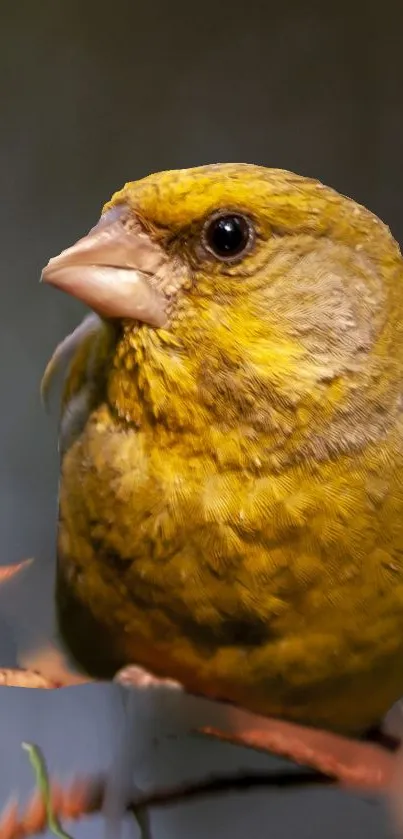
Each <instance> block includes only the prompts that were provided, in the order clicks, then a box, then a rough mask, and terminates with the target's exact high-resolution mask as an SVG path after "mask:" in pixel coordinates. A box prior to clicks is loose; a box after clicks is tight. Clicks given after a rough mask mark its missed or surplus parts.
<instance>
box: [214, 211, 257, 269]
mask: <svg viewBox="0 0 403 839" xmlns="http://www.w3.org/2000/svg"><path fill="white" fill-rule="evenodd" d="M203 239H204V244H205V247H206V248H207V250H208V251H210V253H212V254H213V256H215V257H216V258H217V259H224V260H225V259H228V260H231V259H234V258H235V257H240V256H242V255H243V254H244V253H245V252H246V251H247V250H249V248H250V246H251V244H252V241H253V228H252V225H251V222H250V221H249V219H247V218H245V216H241V215H238V214H237V213H220V215H216V216H214V217H213V218H210V219H209V220H208V221H207V223H206V225H205V227H204V231H203Z"/></svg>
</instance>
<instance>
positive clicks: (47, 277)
mask: <svg viewBox="0 0 403 839" xmlns="http://www.w3.org/2000/svg"><path fill="white" fill-rule="evenodd" d="M166 263H167V255H166V253H165V252H164V250H163V249H162V247H160V246H159V245H158V244H157V243H156V242H153V241H152V239H151V238H150V237H149V235H148V234H147V233H146V231H145V230H144V229H143V228H142V226H141V225H140V223H139V222H138V221H137V220H136V219H135V218H133V217H132V216H129V214H128V210H127V207H125V206H124V205H120V206H119V207H114V208H112V209H111V210H109V211H107V212H106V213H105V214H104V215H103V216H101V219H100V221H99V222H98V224H97V225H96V227H93V228H92V230H90V232H89V233H88V235H87V236H84V238H83V239H79V240H78V242H76V244H75V245H72V246H71V247H70V248H67V249H66V250H64V251H62V252H61V254H59V256H55V257H53V259H50V260H49V262H48V264H47V265H46V267H45V268H44V269H43V271H42V276H41V281H43V282H45V283H50V284H51V285H53V286H55V287H56V288H58V289H60V290H61V291H65V292H67V293H68V294H71V295H73V296H74V297H76V298H77V299H78V300H81V302H82V303H85V304H86V305H87V306H89V307H90V308H91V309H93V310H94V311H95V312H96V313H97V314H98V315H101V316H102V317H110V318H133V319H134V320H139V321H142V322H143V323H146V324H149V325H150V326H154V327H161V326H163V325H164V324H165V322H166V320H167V316H166V313H165V307H166V303H167V300H166V297H165V295H164V294H163V292H162V290H161V289H158V275H159V274H161V272H162V273H164V271H163V269H164V266H165V268H166Z"/></svg>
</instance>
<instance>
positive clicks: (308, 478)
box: [57, 164, 403, 732]
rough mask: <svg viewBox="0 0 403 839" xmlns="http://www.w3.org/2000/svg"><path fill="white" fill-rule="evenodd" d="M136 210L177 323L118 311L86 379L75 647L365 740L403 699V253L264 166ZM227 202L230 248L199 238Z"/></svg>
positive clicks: (317, 193)
mask: <svg viewBox="0 0 403 839" xmlns="http://www.w3.org/2000/svg"><path fill="white" fill-rule="evenodd" d="M119 205H125V206H126V208H127V212H128V214H129V217H130V216H132V217H133V219H135V220H136V223H140V224H141V226H142V229H143V231H146V233H147V235H148V236H149V237H150V240H152V241H153V242H154V243H158V246H159V247H160V248H161V249H162V251H164V254H165V255H166V264H167V266H168V268H167V273H166V274H165V276H164V280H162V279H161V277H159V276H158V275H156V276H155V277H151V279H150V282H152V283H154V284H155V286H156V287H158V286H159V285H160V286H161V288H163V291H164V294H165V295H166V298H167V300H168V311H169V320H168V322H167V324H166V325H165V326H164V327H162V328H154V327H151V326H147V325H145V324H140V323H139V322H137V321H136V322H135V321H130V320H123V321H122V322H119V321H118V322H115V321H114V322H108V321H107V320H105V321H100V324H99V329H97V330H95V331H94V332H93V333H91V334H90V335H89V336H87V337H86V338H85V339H84V340H83V342H82V345H81V346H80V347H79V348H78V349H77V352H76V355H75V357H74V359H73V362H72V365H71V368H70V371H69V374H68V377H67V382H66V391H65V396H64V416H66V415H68V416H70V415H72V414H74V411H75V408H76V406H77V403H78V402H80V400H81V403H82V404H85V410H84V411H83V412H82V415H81V421H80V423H79V424H78V426H77V427H74V426H73V433H72V434H69V435H68V436H67V444H65V445H64V446H63V458H62V466H61V484H60V523H59V538H58V554H59V570H58V588H57V600H58V609H59V618H60V626H61V630H62V633H63V635H64V637H65V639H66V641H67V644H68V645H69V646H70V648H71V649H72V651H73V653H74V655H75V656H76V657H77V659H78V661H79V662H80V663H81V664H82V666H83V667H84V668H85V669H87V670H88V671H89V672H90V673H93V674H94V675H100V676H111V675H112V674H113V673H114V671H115V670H116V669H117V668H118V667H120V666H122V665H124V664H127V663H138V664H141V665H143V666H145V667H148V668H150V669H153V670H154V671H155V672H156V673H158V674H160V675H167V676H170V677H173V678H178V679H180V680H182V681H183V682H184V684H185V685H186V686H187V687H188V688H189V689H191V690H194V691H196V692H200V693H204V694H207V695H211V696H216V697H220V698H226V699H229V700H232V701H234V702H237V703H239V704H242V705H244V706H246V707H248V708H250V709H252V710H255V711H258V712H262V713H264V714H270V715H280V716H283V717H286V718H290V719H294V720H298V721H300V722H303V723H307V724H312V725H322V726H327V727H330V728H333V729H336V730H341V731H345V732H359V731H363V730H364V729H366V728H368V727H369V726H371V725H372V724H374V723H376V722H377V721H378V720H379V719H380V717H381V716H382V715H383V714H384V712H385V711H386V710H387V709H388V707H389V706H390V705H391V704H392V702H393V701H394V700H395V699H397V697H398V696H399V695H401V694H402V693H403V485H402V480H401V475H402V469H403V446H402V441H403V417H402V409H403V401H402V387H403V262H402V258H401V255H400V252H399V249H398V246H397V245H396V243H395V242H394V240H393V239H392V237H391V235H390V233H389V230H388V228H387V227H386V226H385V225H383V224H382V223H381V222H380V221H379V220H378V219H377V218H375V216H373V215H372V214H371V213H370V212H369V211H367V210H366V209H364V208H363V207H360V206H358V205H357V204H355V203H354V202H353V201H351V200H349V199H347V198H345V197H343V196H340V195H338V194H337V193H336V192H334V191H333V190H331V189H328V188H326V187H324V186H323V185H322V184H320V183H318V182H316V181H314V180H310V179H306V178H302V177H298V176H296V175H293V174H291V173H288V172H285V171H279V170H272V169H264V168H261V167H256V166H249V165H236V164H228V165H217V166H207V167H202V168H200V169H188V170H183V171H179V172H165V173H161V174H157V175H152V176H150V177H149V178H146V179H144V180H143V181H139V182H137V183H129V184H127V185H126V186H125V187H124V188H123V190H121V191H120V192H118V193H116V195H115V196H114V197H113V198H112V201H111V202H110V203H109V204H108V205H106V209H110V208H111V207H118V206H119ZM221 211H228V212H233V213H239V214H241V215H242V216H243V217H245V218H246V219H247V220H248V223H249V224H250V226H251V229H253V231H254V236H253V241H252V243H251V244H250V246H249V247H248V248H247V249H246V251H245V253H244V254H243V255H240V256H239V257H238V258H236V259H233V260H229V261H228V260H227V261H225V260H222V259H219V258H216V257H215V256H214V255H213V254H212V253H211V251H209V250H208V248H206V243H205V240H204V239H203V230H205V226H206V223H207V221H206V220H208V219H209V218H210V217H213V216H214V214H215V213H217V212H221ZM164 283H165V285H164ZM83 400H84V401H83ZM85 400H86V401H85Z"/></svg>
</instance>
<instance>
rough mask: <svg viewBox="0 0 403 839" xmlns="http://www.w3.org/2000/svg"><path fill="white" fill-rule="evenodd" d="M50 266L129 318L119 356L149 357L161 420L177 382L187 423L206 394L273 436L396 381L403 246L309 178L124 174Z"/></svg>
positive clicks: (58, 282) (255, 172) (220, 411)
mask: <svg viewBox="0 0 403 839" xmlns="http://www.w3.org/2000/svg"><path fill="white" fill-rule="evenodd" d="M42 276H43V280H44V281H46V282H49V283H51V284H53V285H54V286H56V287H57V288H59V289H62V290H64V291H66V292H68V293H70V294H73V295H74V296H76V297H77V298H79V299H80V300H81V301H83V302H84V303H86V304H87V305H89V306H90V307H91V308H92V309H94V310H95V311H96V312H97V313H98V314H100V315H101V317H103V318H107V319H109V318H112V319H119V320H120V321H121V323H122V333H123V334H124V336H125V341H124V342H123V345H124V349H123V350H122V356H123V355H125V357H126V356H127V352H128V351H129V348H130V347H131V348H132V349H133V352H134V353H135V361H134V365H135V366H136V365H137V364H138V366H139V367H141V365H142V363H144V364H145V365H146V364H147V363H148V362H149V361H150V360H151V361H152V370H153V376H154V379H153V382H154V384H153V386H152V387H151V388H150V382H149V381H148V384H147V387H145V388H144V392H147V393H146V396H147V398H148V399H149V400H150V403H152V406H151V407H152V410H153V413H154V415H155V416H157V417H158V416H161V415H162V414H163V412H164V410H168V401H167V400H169V398H170V397H169V395H168V394H169V393H173V394H175V393H177V394H178V396H179V395H180V394H182V397H183V395H184V394H186V395H187V397H186V398H187V405H186V406H182V409H181V412H182V413H181V415H182V419H183V422H184V423H185V424H186V422H187V421H188V420H189V417H190V415H191V414H192V410H193V407H192V406H195V405H196V404H197V405H198V406H199V407H200V406H201V405H202V406H203V422H206V421H207V422H208V421H209V418H211V416H218V415H219V416H220V418H221V419H222V420H223V421H224V422H225V421H227V422H228V423H230V422H231V420H234V421H236V422H239V420H240V419H241V420H242V422H244V423H246V425H248V424H249V425H251V426H253V428H255V429H257V428H260V427H261V428H263V429H266V430H267V429H269V428H270V429H272V431H273V434H274V436H276V434H275V429H276V428H277V427H279V426H281V428H282V435H283V434H284V433H287V434H290V433H291V431H292V429H295V427H296V425H298V427H299V428H300V429H301V430H302V429H303V428H308V427H309V426H310V427H312V418H313V417H314V418H320V417H321V418H322V420H323V421H324V422H325V421H327V420H328V419H329V417H330V415H333V414H334V412H335V411H339V409H343V410H345V411H347V413H348V407H349V405H350V403H351V401H352V400H353V401H354V403H355V404H356V405H359V409H360V410H363V404H364V402H365V401H366V400H367V395H368V394H369V393H370V391H371V388H372V391H371V394H370V396H368V399H369V400H370V401H372V402H373V401H374V399H375V401H376V403H377V404H379V405H381V403H382V401H383V403H384V404H385V402H384V400H386V401H389V400H390V399H391V398H392V399H396V389H397V387H399V388H400V374H399V382H398V384H397V381H396V380H397V373H396V371H397V367H398V368H399V370H401V360H402V356H403V349H402V345H403V336H402V326H401V324H402V318H403V303H402V302H401V301H402V299H403V296H402V288H401V285H400V284H401V279H402V261H401V256H400V252H399V249H398V246H397V245H396V243H395V242H394V240H393V238H392V236H391V235H390V232H389V230H388V228H387V227H386V226H385V225H384V224H383V223H382V222H381V221H380V220H379V219H378V218H376V217H375V216H374V215H373V214H372V213H370V212H369V211H368V210H366V209H365V208H363V207H361V206H360V205H358V204H356V203H355V202H354V201H352V200H350V199H348V198H345V197H344V196H341V195H339V194H338V193H337V192H335V191H334V190H332V189H330V188H327V187H325V186H323V185H322V184H321V183H319V182H317V181H316V180H313V179H308V178H304V177H300V176H297V175H294V174H292V173H290V172H286V171H283V170H276V169H266V168H263V167H258V166H253V165H248V164H217V165H210V166H204V167H200V168H195V169H185V170H180V171H168V172H162V173H159V174H156V175H151V176H149V177H147V178H144V179H143V180H141V181H138V182H132V183H127V184H126V185H125V186H124V187H123V189H121V190H120V191H119V192H116V193H115V194H114V195H113V197H112V198H111V200H110V201H109V202H108V203H107V204H106V205H105V207H104V209H103V212H102V215H101V218H100V221H99V222H98V224H97V225H96V226H95V227H94V228H93V229H92V230H91V231H90V232H89V234H88V235H87V236H85V237H84V238H83V239H80V240H79V241H78V242H77V243H76V244H75V245H73V246H72V247H70V248H68V249H67V250H65V251H63V252H62V253H61V254H60V255H59V256H57V257H55V258H54V259H51V260H50V262H49V263H48V265H47V266H46V268H45V269H44V271H43V275H42ZM126 367H127V368H128V369H129V368H130V370H131V371H133V360H132V361H131V362H130V364H127V365H126ZM131 375H132V372H131ZM140 378H141V377H140ZM149 378H150V377H149V376H148V379H149ZM371 383H372V384H371ZM137 384H138V383H137ZM126 390H127V388H126ZM357 391H359V394H360V396H359V398H358V397H357ZM182 397H181V399H182ZM180 401H181V400H179V401H177V406H178V405H179V403H180ZM182 402H183V399H182ZM172 405H173V403H172V400H171V408H170V409H169V410H171V411H172V410H173V409H172ZM169 410H168V413H169ZM175 410H176V409H174V410H173V413H174V414H175ZM178 411H179V408H178ZM286 415H287V416H286ZM350 420H352V417H350ZM175 421H176V422H179V421H180V417H179V415H178V416H176V417H175ZM286 429H288V430H287V431H285V430H286ZM304 436H305V435H304Z"/></svg>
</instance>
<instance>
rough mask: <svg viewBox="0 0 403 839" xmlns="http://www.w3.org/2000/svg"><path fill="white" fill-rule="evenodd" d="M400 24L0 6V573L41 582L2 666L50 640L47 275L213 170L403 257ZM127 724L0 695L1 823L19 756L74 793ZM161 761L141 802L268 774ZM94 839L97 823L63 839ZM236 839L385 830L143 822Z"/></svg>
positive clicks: (209, 5)
mask: <svg viewBox="0 0 403 839" xmlns="http://www.w3.org/2000/svg"><path fill="white" fill-rule="evenodd" d="M402 24H403V7H402V6H401V5H399V4H396V3H394V2H389V0H384V2H383V3H382V4H379V3H376V2H361V0H349V2H346V0H339V2H338V3H323V2H313V0H305V2H301V0H288V2H287V3H284V4H280V3H274V2H271V0H266V2H257V0H249V2H247V3H246V2H241V0H232V2H224V3H221V4H216V3H214V2H213V0H204V2H203V3H201V4H195V3H191V2H188V3H185V2H175V0H170V2H163V0H160V2H158V0H154V2H152V3H150V2H148V3H147V2H144V3H140V2H135V0H116V2H115V3H110V2H109V3H107V2H104V0H97V2H95V0H81V2H79V0H68V2H63V0H59V2H55V0H40V2H37V3H33V2H32V0H18V2H15V0H14V2H11V0H2V2H1V5H0V184H1V198H2V200H1V202H0V296H1V306H0V319H1V323H0V357H1V365H0V393H1V394H2V400H1V406H2V407H1V412H0V430H1V437H0V439H1V459H0V463H1V469H0V533H1V561H2V563H3V564H9V563H14V562H18V561H19V560H21V559H22V558H25V557H31V556H33V557H35V565H34V566H33V568H32V569H31V570H30V572H29V574H27V575H24V579H23V580H22V581H21V584H18V585H17V584H16V585H14V584H13V585H12V589H10V593H9V594H8V595H7V596H6V597H4V595H3V596H2V597H1V598H0V664H1V665H3V666H12V665H13V664H15V663H16V662H17V660H19V659H20V658H21V655H22V654H23V653H24V651H27V650H29V649H30V648H33V647H35V646H36V645H37V644H38V643H39V642H43V640H44V639H46V638H52V636H53V632H54V630H53V613H52V584H53V568H54V560H55V550H54V545H55V523H56V514H57V479H58V457H57V449H56V444H57V428H56V426H57V420H56V412H55V413H54V415H53V416H50V417H49V416H47V415H46V414H45V413H44V411H43V409H42V407H41V404H40V399H39V383H40V378H41V374H42V371H43V369H44V366H45V364H46V361H47V359H48V358H49V356H50V354H51V353H52V350H53V348H54V347H55V345H56V344H57V342H58V341H59V340H60V339H61V338H62V337H64V335H65V334H66V333H67V332H68V331H70V330H72V329H73V328H74V327H75V326H76V324H77V323H78V321H79V320H80V319H81V317H82V314H83V309H82V308H81V307H80V306H79V304H77V303H75V302H74V301H73V300H71V299H69V298H68V297H64V296H63V295H61V294H58V293H57V292H56V291H54V290H52V289H49V288H45V287H41V286H39V284H38V280H39V275H40V271H41V268H42V266H43V265H44V264H45V263H46V262H47V260H48V259H49V257H50V256H52V255H55V254H56V253H58V252H59V251H60V250H61V249H62V248H64V247H66V246H67V245H68V244H70V243H71V242H73V241H74V240H75V239H76V238H78V237H79V236H81V235H83V234H84V233H85V232H86V231H87V230H88V229H89V228H90V227H91V226H92V225H93V224H94V223H95V222H96V220H97V218H98V216H99V213H100V210H101V207H102V204H103V203H104V202H105V201H106V200H107V199H108V198H109V196H110V195H111V193H112V192H114V191H115V190H116V189H118V188H120V187H121V186H122V185H123V183H124V182H126V181H128V180H134V179H137V178H140V177H143V176H144V175H147V174H148V173H150V172H152V171H157V170H160V169H166V168H176V167H186V166H192V165H199V164H203V163H209V162H217V161H245V162H254V163H259V164H265V165H268V166H275V167H282V168H286V169H291V170H294V171H296V172H298V173H301V174H305V175H310V176H315V177H317V178H319V179H321V180H323V181H325V182H326V183H328V184H329V185H331V186H333V187H335V188H336V189H337V190H339V191H341V192H343V193H347V194H348V195H350V196H352V197H353V198H355V199H356V200H358V201H359V202H361V203H364V204H366V205H368V206H369V207H370V208H371V209H372V210H373V211H375V212H376V213H377V214H378V215H380V216H381V217H382V218H383V219H384V220H385V221H386V222H387V223H388V224H389V225H390V227H391V229H392V231H393V233H394V235H395V236H396V238H397V239H398V240H399V241H400V242H402V241H403V205H402V194H403V167H402V166H401V155H402V132H403V94H402V91H403V62H402V60H401V47H402ZM11 593H12V596H11ZM121 722H122V702H121V697H120V695H119V694H118V692H117V691H116V689H115V688H114V687H113V686H105V687H103V686H88V687H84V688H75V689H68V690H66V691H61V692H56V693H51V692H43V693H42V692H39V691H23V690H17V689H6V688H1V689H0V749H1V752H0V753H1V758H0V804H3V803H4V802H5V801H6V799H7V798H8V796H9V795H10V793H11V792H12V791H14V792H18V793H19V794H21V795H22V796H23V795H26V793H27V791H28V790H29V789H30V788H31V787H32V775H31V772H30V768H29V765H28V761H27V756H26V754H25V753H23V752H21V748H20V742H21V740H23V739H28V740H34V741H36V742H38V743H40V745H41V746H42V748H43V749H44V751H45V752H46V756H47V758H48V760H49V763H50V765H51V768H53V769H55V771H57V772H59V773H61V774H63V773H64V776H66V777H67V776H68V775H69V774H70V775H71V774H72V773H74V772H75V771H76V770H85V769H90V768H91V767H92V768H94V767H96V768H103V767H106V766H107V765H108V762H109V761H110V759H111V754H112V751H113V743H114V741H115V738H116V735H117V732H118V730H119V726H120V725H121ZM150 724H151V723H150ZM164 749H165V750H164ZM164 749H162V750H160V752H158V755H157V754H156V755H153V756H151V757H150V761H149V766H148V768H147V771H146V774H147V773H148V776H147V777H148V781H149V782H150V783H152V782H154V781H155V782H156V781H157V780H158V781H159V782H162V781H164V782H172V781H175V780H177V779H179V778H187V777H189V773H193V774H192V777H194V775H195V771H197V772H198V773H199V774H200V775H203V772H204V773H208V771H209V769H211V767H212V766H214V768H215V769H216V768H217V767H221V768H225V767H227V768H231V767H232V768H235V769H236V768H246V767H249V768H251V767H253V766H260V767H262V766H266V765H268V763H269V759H268V758H264V757H256V756H254V755H251V754H249V753H245V752H243V751H242V750H238V749H233V748H229V747H224V746H222V747H220V746H215V745H212V744H200V743H197V742H196V741H192V740H190V739H189V740H188V741H186V742H184V741H183V742H179V743H176V744H175V743H171V744H170V745H169V746H167V747H166V748H165V747H164ZM143 768H144V767H143ZM196 776H197V775H196ZM126 827H127V836H128V837H129V836H137V835H138V829H137V827H136V826H135V825H133V824H128V825H127V826H126ZM100 828H101V824H100V821H99V819H89V820H87V822H85V823H82V824H80V825H74V826H73V827H72V833H73V835H74V836H75V837H77V839H79V837H84V836H88V837H95V836H98V835H99V831H100ZM247 831H249V832H250V833H252V832H253V833H254V834H257V835H262V836H266V835H267V836H270V837H272V839H278V838H280V837H281V839H283V837H284V839H288V837H290V838H291V837H295V836H298V837H299V839H308V837H309V839H316V837H318V839H319V837H322V835H323V833H324V832H325V833H326V835H328V836H329V837H331V836H333V837H334V839H336V837H339V835H340V834H341V833H342V834H343V835H344V836H345V837H350V836H351V837H353V836H354V837H359V836H362V837H364V836H365V837H368V839H371V838H372V837H374V838H375V837H384V836H388V835H390V825H389V824H388V819H387V816H386V813H385V810H384V808H383V807H382V804H381V803H377V802H375V803H374V802H373V801H370V800H368V799H363V798H360V797H358V796H355V797H353V796H348V795H346V794H342V793H338V792H331V791H318V792H307V791H301V792H298V793H291V792H285V793H282V794H277V795H273V794H269V793H267V792H262V791H260V792H258V793H257V792H254V793H249V794H245V795H243V796H240V795H237V796H234V795H232V796H230V797H221V798H219V799H217V798H216V799H214V800H213V799H211V800H206V801H204V802H199V803H197V804H196V803H195V804H187V805H186V806H185V805H181V806H177V807H175V808H171V809H170V810H169V811H159V812H157V811H156V812H155V814H153V839H171V837H172V839H174V837H175V839H182V837H183V839H185V837H188V836H189V835H191V836H192V839H199V837H200V839H202V837H205V836H209V837H210V839H215V837H217V839H218V837H220V839H225V837H227V836H228V837H231V839H238V837H239V839H241V837H244V836H245V834H246V832H247Z"/></svg>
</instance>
